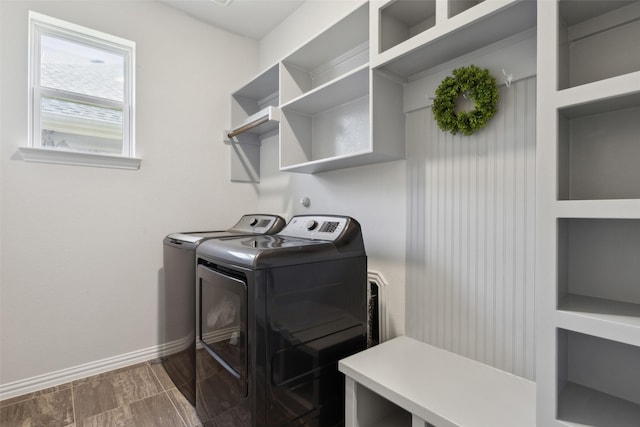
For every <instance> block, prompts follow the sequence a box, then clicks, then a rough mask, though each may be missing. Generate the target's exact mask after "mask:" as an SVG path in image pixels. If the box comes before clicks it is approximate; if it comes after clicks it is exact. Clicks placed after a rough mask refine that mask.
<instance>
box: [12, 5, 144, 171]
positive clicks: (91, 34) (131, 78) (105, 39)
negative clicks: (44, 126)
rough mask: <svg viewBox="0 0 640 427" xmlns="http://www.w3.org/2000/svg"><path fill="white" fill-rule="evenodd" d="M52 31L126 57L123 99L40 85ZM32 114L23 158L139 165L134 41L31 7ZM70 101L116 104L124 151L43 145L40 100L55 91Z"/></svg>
mask: <svg viewBox="0 0 640 427" xmlns="http://www.w3.org/2000/svg"><path fill="white" fill-rule="evenodd" d="M41 34H52V35H57V36H61V35H62V36H64V37H65V38H68V39H70V40H75V41H79V42H82V43H84V44H87V45H95V46H96V47H99V48H100V49H106V50H110V51H113V52H115V53H117V54H119V55H123V56H124V57H125V82H126V83H127V84H125V90H124V99H123V102H117V101H108V100H105V99H101V98H94V97H91V96H85V95H81V94H77V93H70V92H66V91H64V90H54V89H49V88H44V87H40V60H39V57H40V46H39V44H40V36H41ZM29 49H30V51H29V55H28V57H29V95H28V99H29V117H28V128H29V129H28V146H26V147H19V150H20V153H21V155H22V158H23V160H26V161H33V162H41V163H55V164H71V165H82V166H97V167H113V168H118V169H139V168H140V163H141V159H140V158H137V157H136V156H135V120H134V117H135V109H134V105H135V42H132V41H129V40H125V39H122V38H120V37H116V36H112V35H110V34H105V33H102V32H100V31H96V30H92V29H90V28H86V27H83V26H80V25H76V24H72V23H70V22H66V21H62V20H60V19H56V18H52V17H49V16H46V15H42V14H39V13H36V12H33V11H29ZM53 94H55V95H56V96H58V97H62V98H64V99H68V100H70V101H81V102H86V101H91V102H93V103H96V104H98V105H101V106H104V107H111V108H113V107H116V108H119V109H121V110H122V112H123V152H122V154H121V155H110V154H105V153H92V152H90V151H82V150H73V149H64V148H50V147H43V146H42V142H41V139H40V138H41V135H42V132H41V129H40V125H41V121H40V108H41V107H40V103H41V100H42V96H43V95H53Z"/></svg>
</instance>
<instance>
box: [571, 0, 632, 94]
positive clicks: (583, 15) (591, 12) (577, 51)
mask: <svg viewBox="0 0 640 427" xmlns="http://www.w3.org/2000/svg"><path fill="white" fill-rule="evenodd" d="M558 8H559V10H558V14H559V19H558V26H559V27H558V52H559V54H560V62H559V65H560V66H559V68H558V88H559V89H565V88H568V87H576V86H580V85H583V84H586V83H591V82H595V81H601V80H605V79H607V78H610V77H614V76H619V75H623V74H627V73H632V72H636V71H638V70H640V44H638V43H637V40H638V39H640V2H637V1H636V2H633V1H626V2H625V1H607V0H604V1H603V0H600V1H597V0H592V1H589V2H586V3H585V2H579V1H561V2H560V3H559V6H558ZM595 57H597V58H598V60H597V61H594V60H593V58H595Z"/></svg>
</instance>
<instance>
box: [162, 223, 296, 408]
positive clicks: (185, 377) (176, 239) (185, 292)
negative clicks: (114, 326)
mask: <svg viewBox="0 0 640 427" xmlns="http://www.w3.org/2000/svg"><path fill="white" fill-rule="evenodd" d="M285 224H286V222H285V220H284V219H283V218H282V217H280V216H278V215H263V214H254V215H243V216H242V217H241V218H240V219H239V220H238V222H237V223H236V224H235V225H234V226H233V227H231V228H229V229H228V230H219V231H197V232H187V233H173V234H169V235H168V236H167V237H165V239H164V241H163V278H164V280H163V281H162V292H161V296H162V301H161V309H162V310H161V316H160V318H161V327H160V331H161V343H162V345H163V357H162V358H161V361H162V364H163V366H164V368H165V370H166V371H167V373H168V374H169V377H170V378H171V380H172V381H173V382H174V384H175V385H176V387H177V388H178V390H180V391H181V392H182V394H184V396H185V397H186V398H187V400H189V402H191V404H193V405H195V394H196V393H195V381H196V372H195V371H196V366H195V360H196V359H195V352H196V297H195V294H196V293H195V283H196V273H195V272H196V262H195V257H196V255H195V254H196V248H197V247H198V245H199V244H201V243H202V242H204V241H206V240H209V239H217V238H221V237H230V236H247V235H254V234H273V233H277V232H278V231H280V230H281V229H282V228H283V227H284V226H285Z"/></svg>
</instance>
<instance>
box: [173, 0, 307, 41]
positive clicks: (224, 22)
mask: <svg viewBox="0 0 640 427" xmlns="http://www.w3.org/2000/svg"><path fill="white" fill-rule="evenodd" d="M160 1H161V2H162V3H165V4H167V5H169V6H171V7H174V8H176V9H180V10H182V11H183V12H185V13H187V14H188V15H191V16H192V17H194V18H196V19H198V20H200V21H203V22H205V23H207V24H211V25H213V26H216V27H218V28H222V29H224V30H227V31H230V32H232V33H235V34H239V35H241V36H246V37H250V38H252V39H256V40H259V39H261V38H262V37H263V36H265V35H266V34H268V33H269V32H270V31H271V30H272V29H273V28H275V27H276V26H277V25H278V24H280V23H281V22H282V21H283V20H284V19H285V18H286V17H287V16H289V15H291V14H292V13H293V12H294V11H295V10H296V9H297V8H298V7H300V5H301V4H302V3H303V2H304V0H231V1H230V2H229V0H160ZM225 3H228V4H227V5H226V6H225V5H224V4H225Z"/></svg>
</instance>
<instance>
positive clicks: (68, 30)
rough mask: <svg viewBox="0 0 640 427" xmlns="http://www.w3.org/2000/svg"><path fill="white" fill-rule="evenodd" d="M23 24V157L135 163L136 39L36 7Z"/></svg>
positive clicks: (118, 164)
mask: <svg viewBox="0 0 640 427" xmlns="http://www.w3.org/2000/svg"><path fill="white" fill-rule="evenodd" d="M29 31H30V32H29V35H30V43H29V44H30V49H31V50H30V62H29V119H30V120H29V122H30V123H29V147H26V148H25V147H23V148H25V149H22V148H21V152H22V154H23V157H24V158H25V160H35V161H48V162H53V163H71V164H83V165H93V166H106V167H124V168H134V169H137V168H138V167H139V159H135V147H134V102H133V101H134V93H135V92H134V69H135V68H134V60H135V58H134V55H135V43H134V42H131V41H128V40H124V39H121V38H119V37H115V36H111V35H108V34H104V33H100V32H98V31H94V30H91V29H88V28H84V27H81V26H78V25H75V24H71V23H68V22H65V21H61V20H58V19H55V18H51V17H48V16H44V15H41V14H38V13H35V12H30V13H29Z"/></svg>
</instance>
